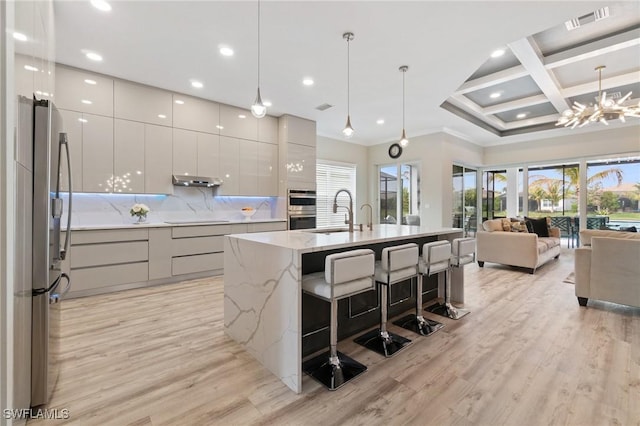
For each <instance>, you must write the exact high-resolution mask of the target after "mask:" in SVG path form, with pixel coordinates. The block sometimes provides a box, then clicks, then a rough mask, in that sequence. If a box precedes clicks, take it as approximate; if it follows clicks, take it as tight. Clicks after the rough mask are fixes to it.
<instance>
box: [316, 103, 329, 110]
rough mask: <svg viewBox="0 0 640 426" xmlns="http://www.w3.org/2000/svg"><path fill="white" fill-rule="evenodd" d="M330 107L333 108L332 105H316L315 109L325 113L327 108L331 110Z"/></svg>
mask: <svg viewBox="0 0 640 426" xmlns="http://www.w3.org/2000/svg"><path fill="white" fill-rule="evenodd" d="M332 106H333V105H329V104H322V105H318V106H317V107H316V109H317V110H318V111H326V110H328V109H329V108H331V107H332Z"/></svg>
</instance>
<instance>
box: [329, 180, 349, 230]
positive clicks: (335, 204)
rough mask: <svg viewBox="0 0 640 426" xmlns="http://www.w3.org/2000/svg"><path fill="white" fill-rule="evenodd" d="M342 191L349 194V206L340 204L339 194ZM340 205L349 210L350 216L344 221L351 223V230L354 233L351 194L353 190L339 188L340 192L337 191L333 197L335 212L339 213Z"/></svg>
mask: <svg viewBox="0 0 640 426" xmlns="http://www.w3.org/2000/svg"><path fill="white" fill-rule="evenodd" d="M341 192H346V193H347V195H348V196H349V207H346V206H338V194H340V193H341ZM338 207H344V208H345V209H347V211H348V212H349V218H348V219H345V221H344V223H345V224H348V225H349V232H350V233H353V196H352V195H351V192H349V190H348V189H344V188H343V189H339V190H338V192H336V195H335V196H334V197H333V212H334V213H338Z"/></svg>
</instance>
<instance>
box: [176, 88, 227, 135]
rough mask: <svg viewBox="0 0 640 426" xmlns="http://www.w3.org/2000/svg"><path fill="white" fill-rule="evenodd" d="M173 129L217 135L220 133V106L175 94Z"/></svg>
mask: <svg viewBox="0 0 640 426" xmlns="http://www.w3.org/2000/svg"><path fill="white" fill-rule="evenodd" d="M173 127H175V128H178V129H186V130H196V131H198V132H205V133H212V134H216V135H217V134H219V133H220V105H219V104H218V103H216V102H211V101H205V100H204V99H199V98H194V97H192V96H186V95H180V94H176V93H174V94H173Z"/></svg>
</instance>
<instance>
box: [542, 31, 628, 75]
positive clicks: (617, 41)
mask: <svg viewBox="0 0 640 426" xmlns="http://www.w3.org/2000/svg"><path fill="white" fill-rule="evenodd" d="M638 45H640V28H637V29H633V30H630V31H627V32H624V33H621V34H616V35H614V36H611V37H607V38H603V39H600V40H597V41H594V42H593V43H588V44H583V45H582V46H578V47H574V48H573V49H568V50H565V51H562V52H558V53H556V54H553V55H550V56H547V57H546V58H545V59H544V64H545V67H546V68H547V69H553V68H558V67H561V66H564V65H569V64H572V63H574V62H578V61H582V60H585V59H590V58H596V57H598V56H602V55H604V54H607V53H611V52H615V51H617V50H622V49H628V48H630V47H634V46H638Z"/></svg>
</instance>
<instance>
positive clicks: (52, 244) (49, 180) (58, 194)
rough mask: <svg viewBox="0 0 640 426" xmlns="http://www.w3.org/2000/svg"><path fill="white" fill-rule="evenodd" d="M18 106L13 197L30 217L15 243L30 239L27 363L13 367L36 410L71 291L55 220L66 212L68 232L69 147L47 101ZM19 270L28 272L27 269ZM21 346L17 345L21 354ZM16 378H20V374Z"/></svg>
mask: <svg viewBox="0 0 640 426" xmlns="http://www.w3.org/2000/svg"><path fill="white" fill-rule="evenodd" d="M18 102H19V109H18V111H19V112H18V132H17V134H18V151H19V152H21V153H22V154H21V155H19V157H20V158H22V161H19V163H27V164H24V165H22V166H20V165H19V169H20V172H19V173H18V174H17V186H18V188H17V193H18V194H23V195H22V198H23V199H22V200H21V207H20V209H21V210H22V211H23V212H25V211H27V212H29V210H30V213H31V216H32V217H31V227H30V229H29V227H28V226H27V224H25V226H24V227H23V228H24V229H19V228H18V229H16V231H17V234H16V241H20V239H21V238H23V239H28V238H29V237H30V238H31V256H30V259H29V256H28V255H25V256H23V257H24V259H22V262H23V263H27V264H28V263H30V264H31V285H30V287H31V288H30V289H29V290H30V295H29V296H30V297H31V318H30V319H31V327H30V330H31V336H30V357H28V358H27V357H24V358H27V361H21V362H22V363H23V364H24V365H16V367H17V368H21V369H26V364H27V362H28V360H29V359H30V365H29V367H30V374H29V375H30V383H31V386H30V388H31V389H30V402H29V405H30V406H31V407H37V406H39V405H43V404H46V403H47V402H48V401H49V398H50V396H51V393H52V391H53V388H54V386H55V383H56V381H57V378H58V365H59V364H58V354H59V339H60V302H61V300H62V297H63V296H64V294H65V293H66V292H67V291H68V290H69V286H70V285H71V281H70V278H69V276H68V275H67V274H66V273H64V272H63V265H62V261H63V260H65V258H66V255H67V253H68V248H69V239H70V232H69V231H67V232H66V233H65V238H64V242H63V241H62V238H61V220H62V216H63V210H67V215H66V219H67V220H66V229H67V230H69V229H70V224H71V201H72V197H73V195H72V188H71V164H70V162H69V157H70V156H69V144H68V142H67V135H66V134H65V133H61V132H60V128H61V125H62V118H61V116H60V113H59V112H58V110H57V109H56V107H55V106H54V105H53V103H52V102H51V101H47V100H33V99H28V98H25V97H20V98H19V100H18ZM30 125H31V126H32V127H31V132H29V126H30ZM29 133H31V136H32V137H31V138H29ZM29 145H30V146H29ZM29 157H31V164H28V163H29ZM63 178H66V179H65V181H66V182H64V183H63V182H61V179H63ZM65 184H66V188H65ZM29 195H30V196H29ZM63 198H65V199H66V200H67V202H66V203H63ZM63 204H66V205H63ZM29 207H30V209H29ZM17 213H18V214H19V212H17ZM20 234H22V235H20ZM23 251H24V250H23ZM19 262H20V260H19ZM22 268H23V270H25V269H28V265H22ZM26 346H27V345H26V343H25V344H23V348H21V349H22V350H25V348H26ZM24 358H23V359H24ZM16 361H17V360H16ZM22 373H23V376H22V377H23V378H24V377H25V376H26V372H25V371H23V372H22ZM16 374H20V372H17V373H16Z"/></svg>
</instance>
